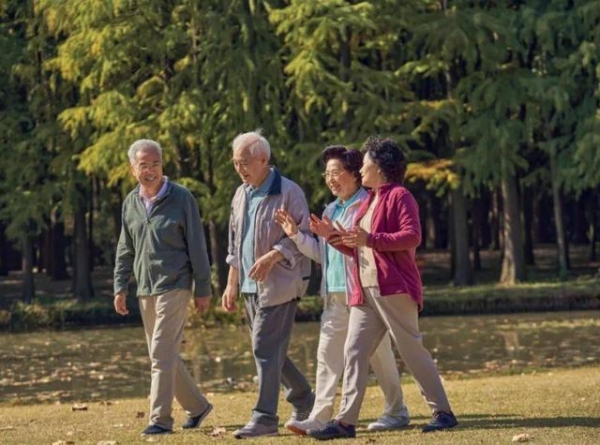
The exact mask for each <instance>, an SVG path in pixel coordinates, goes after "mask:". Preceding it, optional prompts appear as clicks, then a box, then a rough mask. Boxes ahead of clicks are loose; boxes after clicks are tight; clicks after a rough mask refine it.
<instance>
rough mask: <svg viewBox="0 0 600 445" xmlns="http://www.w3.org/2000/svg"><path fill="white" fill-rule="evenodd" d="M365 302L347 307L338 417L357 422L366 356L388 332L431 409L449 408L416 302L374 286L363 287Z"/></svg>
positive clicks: (347, 421)
mask: <svg viewBox="0 0 600 445" xmlns="http://www.w3.org/2000/svg"><path fill="white" fill-rule="evenodd" d="M363 292H364V294H365V304H364V305H363V306H353V307H352V308H350V322H349V329H348V337H347V339H346V345H345V347H344V353H345V358H346V364H345V369H344V383H343V388H342V403H341V407H340V413H339V414H338V416H337V419H339V420H341V421H343V422H344V423H349V424H351V425H356V422H357V421H358V415H359V412H360V407H361V405H362V401H363V398H364V395H365V391H366V387H367V378H368V371H369V366H368V362H369V357H371V355H372V354H373V352H374V351H375V348H376V347H377V345H379V343H380V341H381V339H382V338H383V336H384V335H385V334H386V333H388V332H389V334H390V336H391V337H392V340H393V341H394V344H395V345H396V348H398V352H399V353H400V357H401V358H402V360H403V361H404V363H405V364H406V367H407V368H408V370H409V371H410V373H411V374H412V375H413V377H414V379H415V380H416V382H417V384H418V385H419V389H420V390H421V394H422V395H423V397H424V398H425V401H426V402H427V404H428V405H429V407H430V408H431V410H432V411H445V412H449V411H450V404H449V403H448V398H447V397H446V391H445V390H444V387H443V385H442V381H441V379H440V376H439V374H438V372H437V368H436V366H435V363H434V361H433V359H432V358H431V354H430V353H429V351H427V349H425V347H424V346H423V342H422V338H421V333H420V332H419V321H418V308H417V304H416V303H415V302H414V301H413V300H412V299H411V298H410V297H409V296H408V295H406V294H404V295H389V296H385V297H382V296H381V295H380V294H379V289H378V288H376V287H367V288H363Z"/></svg>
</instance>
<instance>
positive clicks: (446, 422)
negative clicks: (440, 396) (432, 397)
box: [422, 411, 458, 433]
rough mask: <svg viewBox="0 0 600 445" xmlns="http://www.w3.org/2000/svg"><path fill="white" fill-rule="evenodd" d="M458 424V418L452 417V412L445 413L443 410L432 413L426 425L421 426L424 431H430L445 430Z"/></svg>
mask: <svg viewBox="0 0 600 445" xmlns="http://www.w3.org/2000/svg"><path fill="white" fill-rule="evenodd" d="M456 425H458V420H456V417H454V414H452V412H449V413H445V412H444V411H436V412H435V413H433V419H431V422H429V424H428V425H426V426H425V428H423V430H422V431H423V432H424V433H431V432H432V431H439V430H447V429H448V428H452V427H455V426H456Z"/></svg>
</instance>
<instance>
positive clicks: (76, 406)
mask: <svg viewBox="0 0 600 445" xmlns="http://www.w3.org/2000/svg"><path fill="white" fill-rule="evenodd" d="M87 409H88V407H87V405H86V404H84V403H75V404H73V405H72V406H71V411H87Z"/></svg>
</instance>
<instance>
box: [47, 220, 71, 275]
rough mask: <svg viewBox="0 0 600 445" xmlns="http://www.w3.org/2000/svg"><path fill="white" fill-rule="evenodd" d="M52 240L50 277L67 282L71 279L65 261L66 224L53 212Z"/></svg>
mask: <svg viewBox="0 0 600 445" xmlns="http://www.w3.org/2000/svg"><path fill="white" fill-rule="evenodd" d="M50 224H51V227H50V238H51V243H50V246H51V250H50V254H51V257H52V258H51V260H50V270H49V273H48V275H49V276H50V278H52V279H53V280H66V279H67V278H69V274H68V273H67V262H66V259H65V223H64V222H63V221H62V220H61V219H60V217H59V216H57V212H56V211H55V212H53V214H52V218H51V223H50Z"/></svg>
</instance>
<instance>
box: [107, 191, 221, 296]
mask: <svg viewBox="0 0 600 445" xmlns="http://www.w3.org/2000/svg"><path fill="white" fill-rule="evenodd" d="M139 189H140V186H139V185H138V186H137V187H136V188H135V189H134V190H133V191H132V192H131V193H129V195H127V197H126V198H125V201H124V202H123V214H122V228H121V235H120V237H119V243H118V245H117V257H116V261H115V272H114V291H115V295H116V294H118V293H120V292H125V291H126V290H127V283H128V281H129V278H130V277H131V274H132V272H133V275H134V276H135V279H136V281H137V295H138V297H139V296H142V295H160V294H164V293H166V292H168V291H171V290H174V289H192V283H193V284H194V296H196V297H206V296H210V295H211V286H210V264H209V261H208V253H207V250H206V240H205V238H204V229H203V227H202V222H201V220H200V212H199V211H198V204H197V203H196V200H195V199H194V197H193V195H192V194H191V193H190V191H189V190H187V189H186V188H185V187H183V186H181V185H179V184H175V183H173V182H171V181H169V183H168V185H167V191H166V193H165V195H164V196H163V197H162V198H159V199H158V200H157V201H156V202H155V203H154V205H153V206H152V209H151V210H150V214H149V215H146V208H145V207H144V203H143V201H142V198H141V197H140V190H139Z"/></svg>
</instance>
